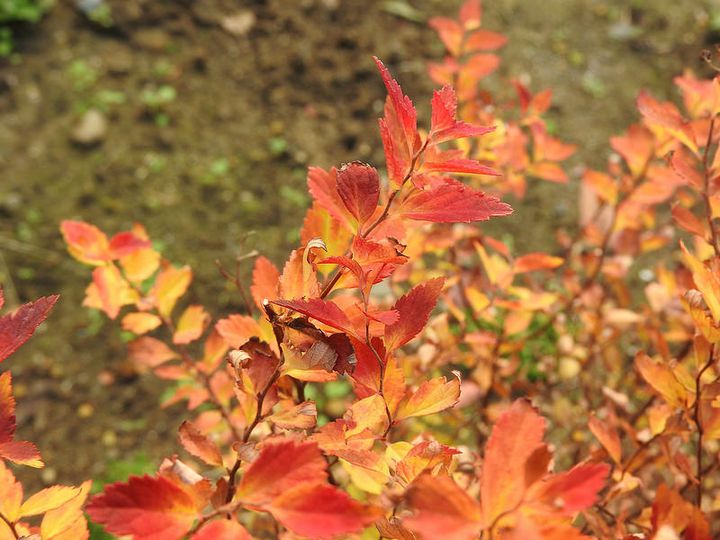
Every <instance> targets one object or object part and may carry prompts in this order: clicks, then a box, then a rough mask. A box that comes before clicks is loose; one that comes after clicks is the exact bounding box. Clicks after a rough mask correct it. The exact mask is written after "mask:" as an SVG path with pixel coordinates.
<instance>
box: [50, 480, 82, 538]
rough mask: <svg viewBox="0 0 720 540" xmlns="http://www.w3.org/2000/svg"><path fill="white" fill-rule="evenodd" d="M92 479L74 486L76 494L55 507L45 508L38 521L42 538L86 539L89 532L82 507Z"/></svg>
mask: <svg viewBox="0 0 720 540" xmlns="http://www.w3.org/2000/svg"><path fill="white" fill-rule="evenodd" d="M91 486H92V480H87V481H86V482H83V483H82V484H81V485H80V486H79V487H78V488H76V495H75V496H74V497H72V498H71V499H69V500H67V501H66V502H64V503H63V504H62V505H60V506H58V507H57V508H52V509H50V510H47V512H46V513H45V515H44V516H43V519H42V522H41V523H40V536H41V537H42V538H43V540H45V539H47V540H75V539H77V540H86V539H87V538H88V537H89V535H90V532H89V531H88V526H87V521H86V520H85V514H84V512H83V507H84V506H85V500H86V499H87V496H88V494H89V493H90V487H91Z"/></svg>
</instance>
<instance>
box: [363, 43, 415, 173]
mask: <svg viewBox="0 0 720 540" xmlns="http://www.w3.org/2000/svg"><path fill="white" fill-rule="evenodd" d="M373 59H374V60H375V64H376V65H377V67H378V69H379V70H380V74H381V75H382V79H383V82H384V83H385V88H386V89H387V92H388V97H387V100H386V102H385V115H384V117H383V118H382V119H380V120H379V124H380V135H381V137H382V141H383V146H384V147H385V159H386V160H387V169H388V174H389V176H390V180H391V181H392V182H393V183H394V184H395V185H396V186H400V185H402V183H403V182H404V181H405V179H406V175H407V174H408V173H409V172H410V170H411V164H412V162H413V158H414V157H415V155H416V153H417V152H419V151H420V148H421V146H422V141H421V140H420V135H419V133H418V130H417V113H416V111H415V107H414V106H413V103H412V101H411V100H410V98H409V97H407V96H406V95H405V94H403V91H402V89H401V88H400V85H399V84H398V83H397V81H396V80H395V79H393V78H392V76H391V75H390V72H389V71H388V69H387V68H386V67H385V65H384V64H383V63H382V62H381V61H380V60H379V59H378V58H377V57H373Z"/></svg>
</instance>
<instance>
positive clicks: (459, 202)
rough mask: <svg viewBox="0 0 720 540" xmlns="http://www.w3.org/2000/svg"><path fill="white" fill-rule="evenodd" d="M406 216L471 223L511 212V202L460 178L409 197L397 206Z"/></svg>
mask: <svg viewBox="0 0 720 540" xmlns="http://www.w3.org/2000/svg"><path fill="white" fill-rule="evenodd" d="M400 213H401V214H402V215H403V216H404V217H406V218H408V219H415V220H419V221H434V222H436V223H470V222H472V221H486V220H488V219H490V218H491V217H495V216H507V215H509V214H511V213H512V208H510V205H508V204H506V203H504V202H501V201H500V200H498V199H497V198H495V197H492V196H490V195H485V194H484V193H483V192H481V191H474V190H473V189H472V188H470V187H468V186H466V185H464V184H462V183H461V182H455V181H453V182H447V183H445V184H442V185H440V186H437V187H434V188H432V189H428V190H420V191H418V192H417V193H416V194H414V195H412V196H410V197H408V199H407V200H406V201H405V202H404V203H403V205H402V207H401V208H400Z"/></svg>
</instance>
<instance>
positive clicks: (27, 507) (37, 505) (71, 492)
mask: <svg viewBox="0 0 720 540" xmlns="http://www.w3.org/2000/svg"><path fill="white" fill-rule="evenodd" d="M80 492H81V489H80V488H79V487H72V486H51V487H49V488H45V489H43V490H40V491H38V492H37V493H35V494H34V495H33V496H32V497H30V498H29V499H27V500H26V501H25V502H24V503H23V504H22V506H21V507H20V516H21V517H25V516H37V515H39V514H44V513H45V512H47V511H48V510H53V509H54V508H58V507H59V506H62V505H63V504H65V503H66V502H68V501H69V500H70V499H73V498H74V497H76V496H77V495H78V494H80Z"/></svg>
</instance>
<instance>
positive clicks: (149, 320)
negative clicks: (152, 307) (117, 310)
mask: <svg viewBox="0 0 720 540" xmlns="http://www.w3.org/2000/svg"><path fill="white" fill-rule="evenodd" d="M161 324H162V319H161V318H160V317H158V316H157V315H155V314H153V313H142V312H141V313H128V314H127V315H125V316H124V317H123V319H122V329H123V330H126V331H127V332H132V333H133V334H136V335H138V336H141V335H143V334H147V333H148V332H150V331H152V330H155V329H156V328H157V327H158V326H160V325H161Z"/></svg>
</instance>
